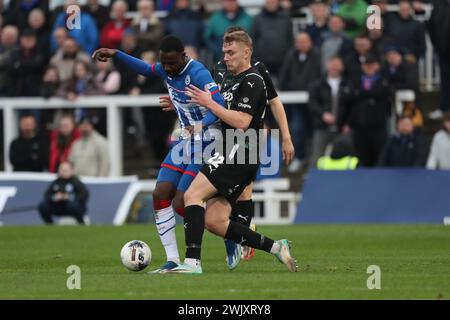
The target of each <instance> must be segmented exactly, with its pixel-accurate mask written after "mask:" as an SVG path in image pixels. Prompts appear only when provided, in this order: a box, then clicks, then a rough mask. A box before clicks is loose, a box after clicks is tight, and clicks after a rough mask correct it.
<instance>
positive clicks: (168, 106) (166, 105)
mask: <svg viewBox="0 0 450 320" xmlns="http://www.w3.org/2000/svg"><path fill="white" fill-rule="evenodd" d="M159 106H160V107H161V108H162V111H174V110H175V106H174V105H173V103H172V100H170V97H169V96H161V97H159Z"/></svg>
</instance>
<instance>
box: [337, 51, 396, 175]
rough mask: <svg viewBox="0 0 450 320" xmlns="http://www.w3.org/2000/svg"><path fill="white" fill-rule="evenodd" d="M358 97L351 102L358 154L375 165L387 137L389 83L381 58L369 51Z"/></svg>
mask: <svg viewBox="0 0 450 320" xmlns="http://www.w3.org/2000/svg"><path fill="white" fill-rule="evenodd" d="M355 96H356V98H355V100H354V102H353V103H352V104H351V105H348V110H346V114H348V122H349V124H350V127H351V130H352V133H353V141H354V146H355V152H356V156H357V157H358V158H359V160H360V165H361V166H364V167H371V166H374V165H375V164H376V163H377V161H378V157H379V155H380V153H381V150H382V148H383V145H384V143H385V141H386V135H387V132H386V131H387V129H386V122H387V117H388V115H389V114H390V110H391V104H390V100H389V84H388V82H387V80H385V79H383V78H382V76H381V74H380V62H379V61H378V59H377V57H375V56H373V55H369V56H367V57H366V61H365V62H364V63H363V64H362V74H361V78H360V79H359V80H358V81H357V82H356V84H355Z"/></svg>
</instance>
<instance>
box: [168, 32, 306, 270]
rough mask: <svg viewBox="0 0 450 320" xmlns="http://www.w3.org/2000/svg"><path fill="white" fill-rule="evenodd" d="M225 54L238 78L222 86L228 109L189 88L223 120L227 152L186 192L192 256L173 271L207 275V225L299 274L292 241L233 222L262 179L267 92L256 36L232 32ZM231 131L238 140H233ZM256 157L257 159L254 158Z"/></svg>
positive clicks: (197, 100) (188, 250) (186, 224)
mask: <svg viewBox="0 0 450 320" xmlns="http://www.w3.org/2000/svg"><path fill="white" fill-rule="evenodd" d="M223 52H224V62H225V63H226V65H227V69H228V71H229V72H231V73H232V74H233V76H234V80H233V81H232V82H230V83H229V84H227V85H226V87H224V88H222V95H223V96H224V99H225V102H226V108H223V106H221V105H219V104H217V103H215V102H214V101H213V100H212V99H211V94H210V93H209V92H207V91H203V90H201V89H198V88H195V87H193V86H190V87H189V88H188V89H187V94H188V95H189V96H190V97H191V100H190V101H191V102H192V103H198V104H199V105H202V106H205V107H207V108H208V109H210V110H211V111H212V112H213V113H214V114H215V115H216V116H217V117H218V118H219V119H220V120H221V123H222V131H223V139H224V141H223V142H224V143H223V145H224V152H223V153H222V154H220V153H216V154H215V155H214V157H213V158H211V159H209V160H208V161H207V164H206V165H204V166H203V167H202V169H201V170H200V172H199V173H198V175H197V176H196V177H195V179H194V181H193V182H192V184H191V185H190V187H189V189H188V190H187V191H186V193H185V196H184V203H185V219H184V227H185V242H186V258H185V260H184V263H182V264H180V265H179V266H178V267H176V268H174V269H172V270H170V271H169V272H168V273H182V274H201V273H202V267H201V263H200V256H201V243H202V237H203V232H204V228H205V225H206V227H207V229H208V230H209V231H210V232H212V233H214V234H216V235H218V236H220V237H222V238H226V239H229V240H231V241H233V242H235V243H239V244H240V245H246V246H249V247H253V248H255V249H260V250H264V251H266V252H268V253H271V254H273V255H275V256H276V257H277V259H278V260H279V261H280V262H281V263H283V264H285V265H286V267H287V268H288V269H289V271H291V272H295V271H297V264H296V261H295V259H294V258H293V257H292V256H291V254H290V243H289V241H288V240H287V239H282V240H278V241H274V240H272V239H270V238H267V237H265V236H264V235H261V234H259V233H257V232H255V231H253V230H251V229H249V228H248V227H247V226H245V225H242V224H240V223H238V222H235V221H232V220H230V214H231V211H232V207H233V206H234V205H235V203H236V201H237V199H238V197H239V196H240V194H241V193H242V191H244V189H245V188H246V187H247V186H248V185H249V184H250V183H252V181H253V180H254V179H255V177H256V172H257V170H258V166H259V150H258V149H259V139H258V138H257V136H258V133H259V129H262V125H263V118H264V114H265V110H266V105H267V95H266V88H265V84H264V80H263V78H262V76H261V75H260V74H259V73H258V71H257V70H256V69H254V68H253V67H252V66H251V63H250V61H251V56H252V40H251V38H250V37H249V35H248V34H247V33H246V32H242V31H237V32H233V33H230V34H227V35H226V36H225V37H224V43H223ZM230 130H231V131H232V132H233V135H232V139H233V141H231V143H230V141H228V143H227V135H228V136H229V133H230ZM252 132H253V133H254V134H253V136H252ZM247 134H249V136H250V139H248V140H246V139H245V138H244V139H239V138H238V139H237V142H236V139H235V136H239V135H241V136H244V135H245V136H247ZM228 144H229V145H232V147H231V148H229V147H228ZM242 150H244V151H245V152H244V154H245V156H244V162H243V163H241V161H239V160H242V159H239V158H240V155H241V154H242ZM254 159H256V161H252V160H254ZM205 205H206V212H205Z"/></svg>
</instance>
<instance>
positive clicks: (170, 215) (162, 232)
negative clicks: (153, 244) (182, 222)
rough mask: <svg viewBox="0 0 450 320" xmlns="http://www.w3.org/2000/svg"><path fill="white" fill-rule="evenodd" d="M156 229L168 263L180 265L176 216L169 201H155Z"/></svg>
mask: <svg viewBox="0 0 450 320" xmlns="http://www.w3.org/2000/svg"><path fill="white" fill-rule="evenodd" d="M153 206H154V210H155V222H156V228H157V229H158V234H159V237H160V239H161V242H162V244H163V246H164V250H165V251H166V256H167V261H173V262H176V263H180V254H179V253H178V246H177V236H176V234H175V226H176V220H175V214H174V212H173V208H172V205H171V204H170V201H168V200H159V201H154V204H153Z"/></svg>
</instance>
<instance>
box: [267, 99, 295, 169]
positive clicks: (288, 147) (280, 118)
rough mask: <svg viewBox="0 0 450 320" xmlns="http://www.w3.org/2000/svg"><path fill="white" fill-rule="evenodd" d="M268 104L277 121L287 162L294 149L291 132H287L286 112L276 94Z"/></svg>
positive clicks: (292, 156)
mask: <svg viewBox="0 0 450 320" xmlns="http://www.w3.org/2000/svg"><path fill="white" fill-rule="evenodd" d="M269 104H270V110H271V111H272V114H273V117H274V118H275V121H276V122H277V124H278V127H279V128H280V131H281V139H282V151H283V160H284V161H286V163H288V164H289V163H290V162H291V160H292V159H293V158H294V155H295V149H294V145H293V143H292V138H291V134H290V132H289V126H288V121H287V117H286V112H285V111H284V106H283V103H282V102H281V99H280V97H279V96H278V95H277V96H276V97H275V98H273V99H272V100H270V101H269Z"/></svg>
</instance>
